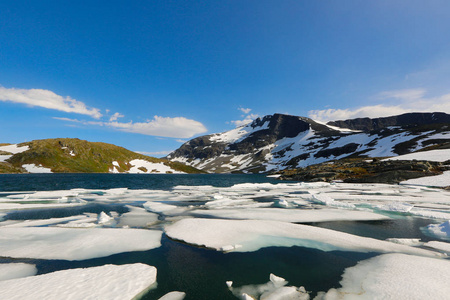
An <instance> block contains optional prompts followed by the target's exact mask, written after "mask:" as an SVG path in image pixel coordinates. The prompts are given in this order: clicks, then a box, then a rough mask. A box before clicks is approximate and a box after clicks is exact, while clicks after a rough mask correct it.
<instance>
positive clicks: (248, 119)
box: [231, 114, 259, 127]
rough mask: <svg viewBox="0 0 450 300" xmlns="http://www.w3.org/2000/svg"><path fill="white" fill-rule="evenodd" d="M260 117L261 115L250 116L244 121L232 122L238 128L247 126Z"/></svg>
mask: <svg viewBox="0 0 450 300" xmlns="http://www.w3.org/2000/svg"><path fill="white" fill-rule="evenodd" d="M258 117H259V115H257V114H249V115H247V116H245V118H244V119H243V120H235V121H231V123H232V124H234V125H236V127H239V126H242V125H247V124H249V123H251V122H252V121H253V120H254V119H256V118H258Z"/></svg>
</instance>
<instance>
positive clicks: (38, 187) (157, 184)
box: [0, 173, 279, 192]
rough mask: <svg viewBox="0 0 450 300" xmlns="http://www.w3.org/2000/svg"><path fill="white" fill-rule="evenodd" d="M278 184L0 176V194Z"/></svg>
mask: <svg viewBox="0 0 450 300" xmlns="http://www.w3.org/2000/svg"><path fill="white" fill-rule="evenodd" d="M247 182H253V183H263V182H270V183H277V182H279V181H278V180H277V179H274V178H268V177H266V176H265V175H241V174H72V173H71V174H0V192H9V191H53V190H69V189H74V188H84V189H112V188H129V189H150V190H152V189H159V190H169V189H171V188H173V187H174V186H177V185H212V186H215V187H230V186H232V185H234V184H239V183H247Z"/></svg>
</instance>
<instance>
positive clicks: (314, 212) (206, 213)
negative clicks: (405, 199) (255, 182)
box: [191, 208, 389, 223]
mask: <svg viewBox="0 0 450 300" xmlns="http://www.w3.org/2000/svg"><path fill="white" fill-rule="evenodd" d="M191 214H192V215H193V216H203V217H214V218H222V219H236V220H249V219H253V220H273V221H284V222H293V223H308V222H327V221H375V220H385V219H389V217H386V216H383V215H380V214H376V213H373V212H370V211H362V210H340V209H333V208H323V209H283V208H245V209H208V210H203V209H196V210H193V211H192V212H191Z"/></svg>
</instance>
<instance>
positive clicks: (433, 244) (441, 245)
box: [424, 241, 450, 253]
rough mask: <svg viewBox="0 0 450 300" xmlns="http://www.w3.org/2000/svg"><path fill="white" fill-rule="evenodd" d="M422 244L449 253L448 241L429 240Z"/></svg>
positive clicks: (449, 244)
mask: <svg viewBox="0 0 450 300" xmlns="http://www.w3.org/2000/svg"><path fill="white" fill-rule="evenodd" d="M424 246H425V247H430V248H433V249H437V250H441V251H444V252H448V253H450V243H445V242H439V241H431V242H428V243H425V245H424Z"/></svg>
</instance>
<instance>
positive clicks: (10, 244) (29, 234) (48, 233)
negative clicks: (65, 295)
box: [0, 227, 162, 260]
mask: <svg viewBox="0 0 450 300" xmlns="http://www.w3.org/2000/svg"><path fill="white" fill-rule="evenodd" d="M161 234H162V232H161V231H156V230H144V229H111V228H90V229H76V228H58V227H26V228H0V256H4V257H14V258H38V259H66V260H84V259H89V258H95V257H102V256H108V255H112V254H117V253H121V252H128V251H144V250H150V249H154V248H158V247H160V246H161V242H160V241H161Z"/></svg>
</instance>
